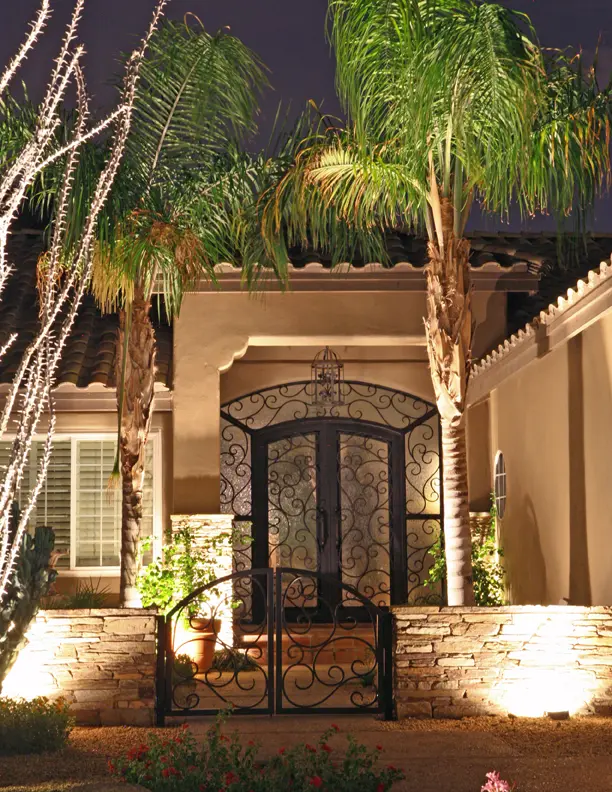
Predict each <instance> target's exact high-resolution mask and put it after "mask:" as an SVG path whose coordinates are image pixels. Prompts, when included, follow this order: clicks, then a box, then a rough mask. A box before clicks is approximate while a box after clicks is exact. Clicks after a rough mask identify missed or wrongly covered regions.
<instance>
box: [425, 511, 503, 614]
mask: <svg viewBox="0 0 612 792" xmlns="http://www.w3.org/2000/svg"><path fill="white" fill-rule="evenodd" d="M489 514H490V520H489V522H488V524H487V525H486V527H485V528H484V529H483V530H482V531H475V532H473V534H472V573H473V578H474V598H475V600H476V604H477V605H481V606H493V605H506V604H507V597H506V573H505V570H504V568H503V566H502V564H501V563H500V558H503V555H504V553H503V550H502V549H500V548H499V547H498V546H497V530H496V526H497V510H496V508H495V502H494V501H493V503H492V506H491V510H490V512H489ZM430 554H431V555H432V557H433V563H432V565H431V567H430V569H429V574H428V576H427V580H426V581H425V586H426V587H428V588H435V589H439V588H440V585H441V584H442V582H443V580H444V578H445V577H446V557H445V555H444V548H443V545H442V537H440V539H438V541H437V542H436V544H435V545H434V546H433V547H432V549H431V550H430ZM432 596H433V595H432Z"/></svg>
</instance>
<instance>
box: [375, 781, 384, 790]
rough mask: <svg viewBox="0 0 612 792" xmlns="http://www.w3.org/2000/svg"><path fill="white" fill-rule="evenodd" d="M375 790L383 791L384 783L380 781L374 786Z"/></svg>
mask: <svg viewBox="0 0 612 792" xmlns="http://www.w3.org/2000/svg"><path fill="white" fill-rule="evenodd" d="M376 792H385V785H384V784H383V782H382V781H381V782H380V784H379V785H378V786H377V787H376Z"/></svg>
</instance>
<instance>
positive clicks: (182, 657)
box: [172, 654, 198, 682]
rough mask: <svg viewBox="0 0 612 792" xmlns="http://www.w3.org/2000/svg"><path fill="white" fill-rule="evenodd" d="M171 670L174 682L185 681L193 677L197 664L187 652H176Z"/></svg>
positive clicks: (196, 670)
mask: <svg viewBox="0 0 612 792" xmlns="http://www.w3.org/2000/svg"><path fill="white" fill-rule="evenodd" d="M172 670H173V678H174V681H175V682H176V681H179V682H185V681H187V680H192V679H193V678H194V677H195V675H196V674H197V672H198V666H197V663H194V662H193V660H192V659H191V657H189V655H188V654H178V655H177V656H176V657H175V658H174V664H173V667H172Z"/></svg>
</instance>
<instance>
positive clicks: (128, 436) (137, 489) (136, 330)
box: [116, 288, 155, 608]
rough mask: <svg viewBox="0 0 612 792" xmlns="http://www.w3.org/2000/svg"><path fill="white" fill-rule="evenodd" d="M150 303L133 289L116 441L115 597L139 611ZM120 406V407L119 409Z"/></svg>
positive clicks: (151, 365)
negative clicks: (118, 536) (118, 488)
mask: <svg viewBox="0 0 612 792" xmlns="http://www.w3.org/2000/svg"><path fill="white" fill-rule="evenodd" d="M150 308H151V303H150V302H149V301H148V300H146V299H145V298H144V295H143V292H142V290H141V289H138V288H137V289H136V290H135V293H134V300H133V303H132V308H131V311H132V313H131V322H130V323H129V325H128V327H127V332H128V334H129V337H128V342H127V351H126V354H127V360H126V369H125V386H124V393H123V410H122V415H121V428H120V439H119V453H120V467H121V484H122V504H121V579H120V589H119V596H120V602H121V605H122V606H124V607H128V608H129V607H138V606H139V605H140V597H139V595H138V591H137V589H136V578H137V576H138V571H139V570H138V566H139V544H140V531H141V523H142V494H143V485H144V447H145V444H146V442H147V438H148V436H149V428H150V425H151V416H152V407H153V395H154V386H155V333H154V330H153V325H152V323H151V318H150V315H149V314H150ZM126 319H127V314H126V311H124V310H122V311H121V312H120V315H119V336H118V339H117V365H116V372H117V399H118V402H119V401H120V400H121V398H122V395H121V393H120V383H121V367H122V364H123V355H124V343H125V333H126ZM119 406H121V405H120V404H119Z"/></svg>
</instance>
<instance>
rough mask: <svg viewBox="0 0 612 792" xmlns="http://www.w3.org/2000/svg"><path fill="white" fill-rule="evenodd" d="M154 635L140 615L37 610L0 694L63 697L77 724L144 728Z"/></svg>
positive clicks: (150, 708) (148, 717)
mask: <svg viewBox="0 0 612 792" xmlns="http://www.w3.org/2000/svg"><path fill="white" fill-rule="evenodd" d="M155 630H156V623H155V615H154V613H152V612H151V611H147V610H140V609H127V608H121V609H101V610H49V611H41V612H40V613H39V614H38V616H37V617H36V620H35V622H34V623H33V624H32V625H31V627H30V630H29V632H28V644H27V646H26V647H25V648H24V649H23V650H22V651H21V652H20V653H19V656H18V658H17V662H16V663H15V665H14V666H13V668H12V669H11V671H10V673H9V675H8V676H7V678H6V680H5V682H4V685H3V688H2V695H5V696H16V697H20V696H21V697H25V698H32V697H33V696H35V695H44V696H48V697H49V698H51V699H56V698H59V697H63V698H65V699H66V700H67V701H68V702H69V704H70V709H71V711H72V712H73V714H74V716H75V718H76V720H77V723H80V724H87V725H113V726H114V725H123V724H126V725H139V726H149V725H151V724H152V723H153V721H154V715H153V714H154V705H155Z"/></svg>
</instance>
